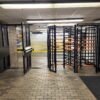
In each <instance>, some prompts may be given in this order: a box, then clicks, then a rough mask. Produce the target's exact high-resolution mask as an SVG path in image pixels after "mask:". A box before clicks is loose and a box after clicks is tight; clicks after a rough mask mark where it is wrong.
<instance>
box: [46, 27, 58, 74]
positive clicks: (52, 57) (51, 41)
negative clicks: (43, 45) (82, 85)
mask: <svg viewBox="0 0 100 100" xmlns="http://www.w3.org/2000/svg"><path fill="white" fill-rule="evenodd" d="M47 35H48V36H47V47H48V54H47V55H48V68H49V70H50V71H53V72H56V71H57V64H56V26H50V27H48V33H47Z"/></svg>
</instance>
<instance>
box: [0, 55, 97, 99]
mask: <svg viewBox="0 0 100 100" xmlns="http://www.w3.org/2000/svg"><path fill="white" fill-rule="evenodd" d="M37 58H38V59H37V60H38V62H39V63H38V62H37V63H36V66H35V67H37V66H38V67H37V68H34V64H35V62H36V58H35V61H34V60H33V63H32V66H33V67H32V69H31V70H30V71H29V72H28V73H27V74H25V75H23V73H22V70H21V69H10V70H7V71H5V72H4V73H2V74H0V100H96V98H95V97H94V96H93V94H92V93H91V92H90V90H89V89H88V88H87V87H86V85H85V84H84V83H83V82H82V80H81V79H80V78H79V74H75V73H73V72H72V71H71V70H69V69H65V70H63V69H60V66H59V67H58V69H59V70H58V71H57V73H53V72H50V71H48V69H47V65H46V63H47V61H46V57H45V56H42V58H44V59H42V60H41V57H40V59H39V57H37ZM40 62H41V64H40ZM92 75H93V74H92ZM95 75H96V74H95Z"/></svg>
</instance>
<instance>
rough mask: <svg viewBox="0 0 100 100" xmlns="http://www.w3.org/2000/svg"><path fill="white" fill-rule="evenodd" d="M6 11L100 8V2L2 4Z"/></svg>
mask: <svg viewBox="0 0 100 100" xmlns="http://www.w3.org/2000/svg"><path fill="white" fill-rule="evenodd" d="M0 7H2V8H4V9H45V8H85V7H100V2H91V3H89V2H87V3H46V4H0Z"/></svg>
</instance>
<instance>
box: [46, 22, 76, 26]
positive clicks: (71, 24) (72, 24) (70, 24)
mask: <svg viewBox="0 0 100 100" xmlns="http://www.w3.org/2000/svg"><path fill="white" fill-rule="evenodd" d="M76 24H77V23H68V24H48V26H53V25H56V26H74V25H76Z"/></svg>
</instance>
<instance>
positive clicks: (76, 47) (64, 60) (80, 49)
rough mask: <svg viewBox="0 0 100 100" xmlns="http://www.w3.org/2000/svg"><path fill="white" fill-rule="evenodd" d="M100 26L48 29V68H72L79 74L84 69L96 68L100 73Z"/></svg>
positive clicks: (53, 69) (55, 27)
mask: <svg viewBox="0 0 100 100" xmlns="http://www.w3.org/2000/svg"><path fill="white" fill-rule="evenodd" d="M99 33H100V27H99V25H76V26H74V27H72V26H66V27H58V26H49V27H48V38H47V44H48V68H49V70H51V71H54V72H56V71H57V67H58V66H59V65H60V66H63V68H65V67H68V68H71V69H72V70H73V71H74V72H75V73H77V72H78V71H79V70H80V69H81V68H82V67H85V66H94V67H95V69H96V72H98V71H100V67H99V61H100V59H99V55H100V49H99V47H100V44H99V41H100V40H99V37H100V35H99Z"/></svg>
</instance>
